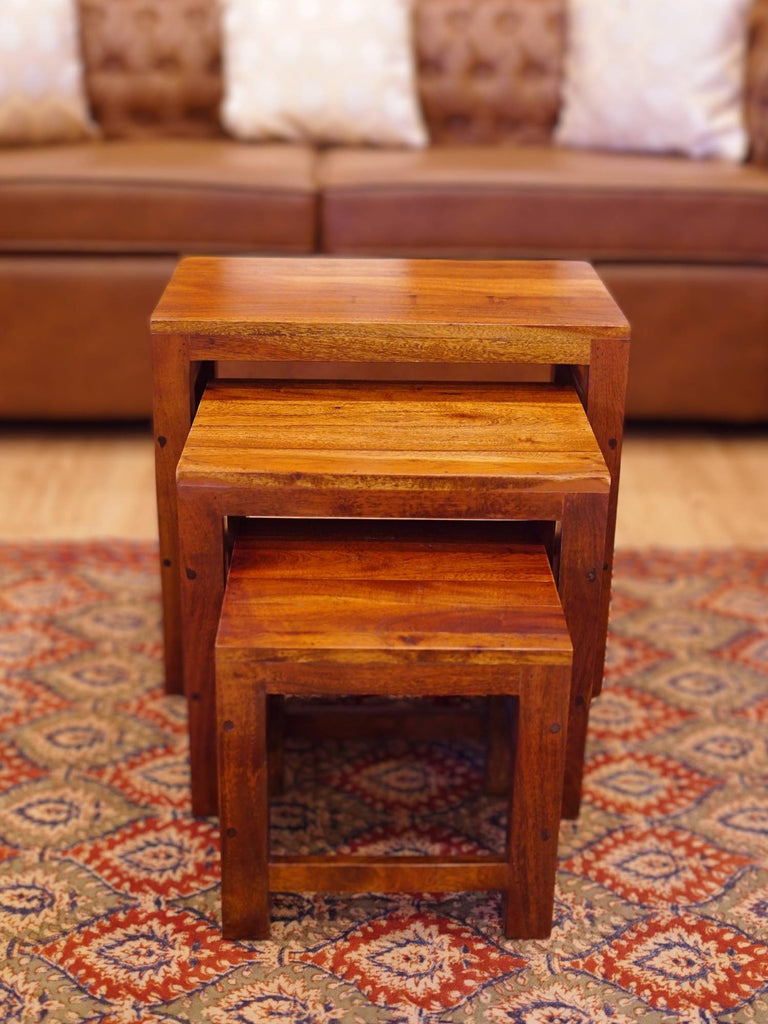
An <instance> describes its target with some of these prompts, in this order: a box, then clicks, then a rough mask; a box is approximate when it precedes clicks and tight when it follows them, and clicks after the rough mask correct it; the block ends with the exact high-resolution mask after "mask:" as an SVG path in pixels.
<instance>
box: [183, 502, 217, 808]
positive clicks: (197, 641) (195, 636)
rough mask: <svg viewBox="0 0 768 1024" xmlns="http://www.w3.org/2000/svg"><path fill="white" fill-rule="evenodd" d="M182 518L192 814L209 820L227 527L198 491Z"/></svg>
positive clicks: (214, 794)
mask: <svg viewBox="0 0 768 1024" xmlns="http://www.w3.org/2000/svg"><path fill="white" fill-rule="evenodd" d="M178 512H179V557H180V560H181V568H182V571H181V622H182V630H181V634H182V651H183V664H184V682H185V687H186V694H187V704H188V708H189V745H190V750H189V759H190V767H191V785H192V812H193V814H195V815H197V816H205V815H210V814H216V812H217V809H218V792H217V783H216V725H215V716H216V693H215V690H216V688H215V678H214V677H215V663H214V645H215V642H216V630H217V629H218V624H219V615H220V613H221V603H222V601H223V599H224V573H225V563H224V522H223V520H222V517H221V513H220V512H219V510H218V509H217V508H216V507H215V506H214V505H213V503H211V502H209V501H207V500H206V499H205V497H201V496H200V495H199V494H197V493H195V490H194V488H184V487H183V486H180V487H179V488H178Z"/></svg>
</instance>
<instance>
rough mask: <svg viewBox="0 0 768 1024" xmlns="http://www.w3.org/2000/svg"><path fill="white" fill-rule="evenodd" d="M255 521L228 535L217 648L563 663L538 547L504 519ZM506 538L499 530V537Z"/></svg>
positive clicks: (567, 651) (548, 577) (564, 649)
mask: <svg viewBox="0 0 768 1024" xmlns="http://www.w3.org/2000/svg"><path fill="white" fill-rule="evenodd" d="M349 525H350V524H342V525H340V524H337V523H335V524H316V523H313V524H312V525H311V526H310V527H302V526H301V525H299V526H297V525H296V524H292V525H290V526H285V525H282V526H281V525H280V524H279V523H278V524H276V523H274V522H272V523H266V524H264V525H263V526H259V528H258V529H253V530H252V531H251V532H250V534H249V535H248V536H245V537H242V538H239V539H238V540H237V541H236V543H235V548H234V552H233V559H232V565H231V568H230V572H229V577H228V583H227V590H226V594H225V598H224V607H223V609H222V615H221V621H220V626H219V634H218V639H217V646H218V648H219V651H222V650H223V649H225V648H227V649H229V650H230V651H231V650H235V649H240V650H244V651H245V650H247V651H248V652H249V655H250V656H251V657H255V658H257V659H258V658H262V657H263V658H264V659H270V658H274V657H276V656H278V655H279V657H280V658H281V659H282V658H283V657H285V656H286V655H287V652H289V651H290V652H291V655H290V656H291V657H292V658H298V659H300V660H306V659H307V658H308V657H323V658H328V657H334V658H337V659H340V660H343V659H344V657H345V655H346V656H349V657H352V658H354V652H355V651H358V652H361V653H362V652H363V651H365V652H367V656H368V657H370V656H372V655H373V653H374V652H376V651H380V652H382V654H385V656H386V660H387V661H388V662H389V661H391V660H392V659H393V658H396V657H398V656H400V657H402V658H403V659H405V660H406V661H409V660H413V659H418V661H419V663H420V664H422V663H424V662H425V661H432V660H436V659H441V658H445V657H447V658H449V659H451V658H452V656H453V655H456V656H458V654H459V653H460V652H461V655H462V658H463V659H464V661H465V662H470V661H476V662H478V663H483V664H491V663H494V662H495V661H500V662H503V663H515V664H531V663H536V662H537V661H539V660H541V661H544V662H546V663H547V664H568V663H569V660H570V656H571V642H570V639H569V637H568V631H567V629H566V627H565V623H564V621H563V616H562V610H561V608H560V602H559V599H558V596H557V590H556V588H555V583H554V580H553V578H552V572H551V569H550V567H549V562H548V560H547V555H546V552H545V550H544V548H543V547H542V546H541V545H540V544H537V543H535V542H534V541H533V540H532V538H531V537H530V536H522V538H521V536H520V534H521V532H522V531H521V529H520V528H518V527H515V526H514V525H511V524H509V525H507V526H506V528H505V529H504V528H499V527H498V526H494V525H491V526H490V527H489V526H488V524H482V525H478V524H464V523H460V524H450V525H449V524H444V523H431V524H425V523H407V522H396V523H390V524H387V525H385V526H384V527H382V525H381V524H378V525H376V524H370V523H368V524H352V526H351V528H349ZM505 534H506V537H505Z"/></svg>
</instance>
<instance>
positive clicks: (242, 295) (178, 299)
mask: <svg viewBox="0 0 768 1024" xmlns="http://www.w3.org/2000/svg"><path fill="white" fill-rule="evenodd" d="M152 329H153V331H154V332H155V333H156V334H163V333H170V334H176V335H185V336H190V337H191V336H199V337H204V338H206V339H209V340H210V341H214V340H218V339H227V340H229V341H230V342H232V341H234V340H236V339H239V340H241V341H244V340H249V341H258V344H259V349H258V353H257V356H258V358H262V359H285V358H291V356H292V355H293V356H295V357H296V358H302V359H317V360H334V359H335V360H347V361H350V360H358V359H363V360H366V359H367V360H378V361H382V360H388V359H392V360H401V359H410V360H411V361H412V360H414V359H422V360H423V359H434V360H438V361H439V360H444V361H468V362H469V361H473V360H479V361H485V360H494V361H499V360H500V361H504V360H505V359H510V360H512V359H518V360H519V359H522V358H526V359H527V360H528V361H534V362H535V361H540V362H547V361H557V360H552V359H551V358H550V357H551V356H552V355H553V352H552V351H549V350H548V351H547V352H546V353H545V354H544V356H541V357H538V356H537V355H536V352H535V344H533V343H535V342H536V341H537V340H540V339H542V338H545V339H547V340H548V341H549V342H550V343H552V342H555V341H557V340H559V341H561V342H563V343H564V345H563V348H562V351H559V350H556V351H554V355H555V356H558V357H559V359H560V361H563V362H565V361H573V362H577V361H578V360H579V359H582V360H583V361H588V358H587V359H584V357H585V356H587V357H588V353H589V343H590V341H591V340H595V339H612V338H616V339H626V338H627V337H628V334H629V327H628V324H627V321H626V319H625V318H624V316H623V314H622V313H621V311H620V310H619V308H618V306H617V305H616V303H615V302H614V301H613V299H612V298H611V296H610V295H609V293H608V292H607V290H606V289H605V286H604V285H603V284H602V282H601V281H600V279H599V277H598V276H597V274H596V273H595V271H594V270H593V268H592V267H591V266H590V265H589V264H587V263H579V262H569V261H554V260H547V261H534V260H526V261H524V260H471V261H465V260H396V259H387V260H382V259H362V260H361V259H335V258H330V257H308V258H300V257H295V258H259V259H253V258H238V257H191V258H188V259H185V260H182V262H181V263H180V264H179V266H178V267H177V269H176V271H175V273H174V275H173V278H172V280H171V282H170V284H169V285H168V288H167V289H166V291H165V294H164V295H163V297H162V299H161V300H160V303H159V305H158V307H157V309H156V310H155V313H154V315H153V317H152ZM419 342H420V343H421V346H420V347H419V346H417V347H415V348H414V343H419ZM521 342H524V343H527V344H528V345H532V346H533V347H531V348H529V349H527V348H525V347H523V348H522V349H521V348H520V343H521ZM403 343H407V344H405V345H403ZM297 346H299V347H300V348H297ZM505 346H506V347H505ZM515 346H516V347H515ZM228 351H229V350H228ZM239 354H242V353H239ZM207 355H208V350H207V349H206V350H205V351H202V350H201V354H200V358H206V357H207ZM254 357H256V356H254Z"/></svg>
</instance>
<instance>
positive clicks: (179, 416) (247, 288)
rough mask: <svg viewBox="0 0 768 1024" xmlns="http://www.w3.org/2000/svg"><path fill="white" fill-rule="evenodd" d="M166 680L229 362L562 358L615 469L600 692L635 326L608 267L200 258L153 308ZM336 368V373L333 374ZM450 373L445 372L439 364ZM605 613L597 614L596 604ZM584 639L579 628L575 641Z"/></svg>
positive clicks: (175, 661) (490, 362)
mask: <svg viewBox="0 0 768 1024" xmlns="http://www.w3.org/2000/svg"><path fill="white" fill-rule="evenodd" d="M152 330H153V345H154V349H153V351H154V414H155V441H156V467H157V494H158V518H159V529H160V558H161V565H162V579H163V613H164V631H165V633H164V636H165V667H166V686H167V688H168V690H169V691H171V692H181V691H182V690H183V689H184V684H183V673H182V658H181V650H182V642H181V641H182V637H181V620H180V604H179V602H180V597H179V593H180V577H181V573H182V572H183V571H184V567H183V566H180V565H179V564H178V543H179V530H178V512H177V496H176V480H175V477H176V467H177V464H178V462H179V458H180V456H181V452H182V449H183V447H184V444H185V441H186V439H187V435H188V433H189V430H190V426H191V423H192V419H193V417H194V414H195V409H196V407H197V404H198V401H199V399H200V396H201V394H202V391H203V388H204V387H205V384H206V383H207V381H208V380H209V379H210V378H211V377H212V376H214V375H215V363H216V362H217V361H219V360H252V361H258V362H261V363H272V364H285V363H303V364H307V363H313V364H318V365H322V366H324V367H326V368H328V367H330V369H331V370H332V369H333V368H334V367H336V368H344V367H346V368H348V367H349V366H350V365H351V364H365V366H366V367H367V372H361V373H360V376H361V377H363V376H368V377H369V378H373V379H375V377H376V368H377V366H383V365H384V364H393V363H401V364H403V363H405V364H413V363H420V364H428V365H435V366H436V367H437V366H440V365H441V364H442V365H445V364H454V365H456V364H471V365H473V366H475V367H476V366H477V364H485V365H486V366H488V369H489V373H490V375H491V376H493V375H494V373H495V372H497V371H498V368H499V367H501V368H503V367H504V366H505V365H506V364H519V363H528V364H544V365H552V366H555V367H556V368H557V369H556V379H557V380H559V381H561V382H564V383H565V382H570V383H574V384H575V386H576V389H577V392H578V394H579V396H580V398H581V400H582V403H583V405H584V408H585V410H586V413H587V417H588V419H589V422H590V425H591V427H592V430H593V432H594V435H595V438H596V439H597V442H598V444H599V447H600V450H601V452H602V454H603V457H604V459H605V462H606V464H607V466H608V469H609V471H610V474H611V484H610V497H609V512H608V529H607V535H606V536H607V540H606V547H605V557H604V560H603V563H602V573H603V580H604V585H603V586H602V589H601V593H602V597H601V608H600V609H599V615H600V622H601V637H602V643H601V646H600V650H599V651H598V652H597V656H596V657H594V658H593V664H594V665H595V668H594V681H593V686H592V690H593V692H597V691H599V688H600V683H601V679H602V667H603V653H604V646H605V634H606V629H607V619H608V601H609V597H610V573H611V567H612V562H613V538H614V530H615V518H616V501H617V495H618V480H619V466H620V456H621V442H622V434H623V421H624V399H625V392H626V380H627V365H628V354H629V346H628V339H629V327H628V324H627V321H626V319H625V318H624V316H623V315H622V313H621V311H620V310H619V308H618V307H617V306H616V304H615V302H614V301H613V299H612V298H611V296H610V295H609V294H608V292H607V291H606V289H605V287H604V286H603V284H602V282H601V281H600V279H599V277H598V276H597V274H596V273H595V271H594V270H593V269H592V268H591V267H590V266H589V265H588V264H585V263H574V262H556V261H542V262H534V261H459V260H456V261H453V260H357V259H333V258H325V257H313V258H288V259H274V258H272V259H249V258H216V257H210V258H192V259H187V260H183V261H182V262H181V263H180V264H179V266H178V268H177V270H176V272H175V273H174V275H173V278H172V280H171V282H170V284H169V286H168V288H167V289H166V292H165V294H164V295H163V298H162V299H161V301H160V304H159V305H158V307H157V309H156V311H155V313H154V316H153V318H152ZM330 376H333V373H332V372H330ZM436 376H438V374H436ZM593 614H594V613H593ZM575 643H578V638H576V639H575Z"/></svg>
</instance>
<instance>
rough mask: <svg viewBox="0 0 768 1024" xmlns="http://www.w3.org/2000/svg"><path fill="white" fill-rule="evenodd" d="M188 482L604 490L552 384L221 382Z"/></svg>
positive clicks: (599, 467) (583, 420) (188, 453)
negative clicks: (457, 481) (489, 483)
mask: <svg viewBox="0 0 768 1024" xmlns="http://www.w3.org/2000/svg"><path fill="white" fill-rule="evenodd" d="M178 478H179V480H180V481H182V480H183V481H184V482H185V483H194V482H198V483H201V484H203V485H206V486H210V485H212V484H215V485H216V486H221V485H226V484H227V483H228V482H232V483H234V484H238V483H240V482H243V481H246V480H247V482H248V483H249V484H250V485H254V486H255V485H258V486H259V487H260V488H263V489H266V488H270V487H277V488H282V487H285V486H288V485H296V484H299V485H300V486H302V487H304V488H306V489H310V490H311V489H320V490H322V489H323V488H337V487H338V488H362V489H365V488H366V487H367V486H374V485H375V482H376V481H377V480H379V479H382V478H390V479H393V480H395V481H397V483H398V486H400V487H401V488H403V489H404V490H406V491H407V490H409V489H414V490H418V488H419V485H420V483H421V486H424V481H425V480H427V479H431V480H434V481H441V482H443V483H447V482H448V481H449V480H450V479H451V478H472V479H474V481H475V483H476V485H477V486H481V481H482V480H483V479H486V478H487V479H489V480H494V481H499V480H508V481H510V482H511V483H513V484H514V486H517V487H520V488H524V489H526V490H536V489H537V488H542V489H547V490H552V489H557V488H558V487H560V488H562V489H567V490H569V491H602V492H607V491H608V488H609V485H610V476H609V473H608V470H607V468H606V465H605V461H604V459H603V456H602V455H601V453H600V449H599V447H598V445H597V441H596V440H595V437H594V435H593V433H592V430H591V428H590V425H589V421H588V420H587V417H586V414H585V412H584V409H583V407H582V405H581V402H580V401H579V399H578V396H577V395H576V392H575V391H574V390H573V388H570V387H567V386H558V385H551V384H505V385H500V384H464V383H460V384H454V383H448V384H431V383H419V384H414V383H382V382H370V381H349V382H342V383H331V384H324V383H311V382H304V381H299V382H285V381H278V382H269V381H266V382H260V383H235V382H227V381H214V382H212V383H211V384H209V385H208V387H207V389H206V392H205V394H204V396H203V398H202V400H201V402H200V405H199V407H198V410H197V415H196V416H195V421H194V423H193V424H192V428H191V430H190V432H189V436H188V438H187V442H186V445H185V447H184V452H183V454H182V457H181V460H180V462H179V467H178Z"/></svg>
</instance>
